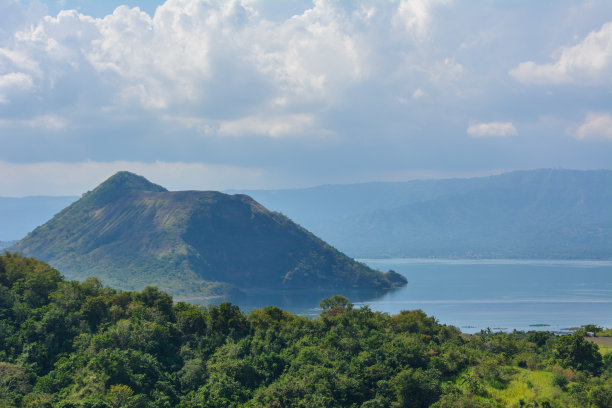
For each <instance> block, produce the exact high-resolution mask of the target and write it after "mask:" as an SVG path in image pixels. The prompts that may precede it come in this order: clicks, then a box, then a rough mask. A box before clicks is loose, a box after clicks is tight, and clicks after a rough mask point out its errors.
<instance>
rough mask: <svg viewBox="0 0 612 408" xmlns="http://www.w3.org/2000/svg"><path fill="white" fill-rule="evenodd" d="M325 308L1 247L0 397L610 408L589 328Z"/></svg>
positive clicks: (611, 389) (611, 364) (607, 359)
mask: <svg viewBox="0 0 612 408" xmlns="http://www.w3.org/2000/svg"><path fill="white" fill-rule="evenodd" d="M320 305H321V312H320V314H319V315H318V317H316V318H307V317H302V316H297V315H293V314H290V313H288V312H285V311H283V310H281V309H279V308H277V307H274V306H268V307H265V308H262V309H255V310H252V311H250V312H249V313H244V312H243V311H241V310H240V309H239V308H238V307H237V306H235V305H232V304H230V303H222V304H220V305H216V306H208V307H202V306H196V305H191V304H188V303H183V302H178V303H177V302H174V301H173V299H172V297H171V296H170V295H168V294H166V293H164V292H162V291H160V290H158V289H157V288H155V287H147V288H146V289H144V290H142V291H117V290H115V289H112V288H108V287H104V286H103V285H102V284H101V282H100V281H99V280H98V279H96V278H88V279H86V280H84V281H83V282H78V281H69V280H66V279H64V278H63V277H62V275H61V274H60V272H59V271H57V270H56V269H54V268H52V267H50V266H49V265H48V264H46V263H44V262H42V261H39V260H36V259H33V258H26V257H23V256H21V255H18V254H14V253H5V254H4V255H2V256H0V406H2V407H63V408H68V407H70V408H72V407H75V408H76V407H90V408H93V407H96V408H102V407H184V408H187V407H215V408H217V407H279V408H280V407H363V408H366V407H367V408H382V407H389V408H394V407H440V408H441V407H611V406H612V353H610V352H609V350H603V349H601V350H600V349H598V346H597V345H596V344H594V343H592V342H589V341H587V340H586V339H585V332H584V331H577V332H575V333H573V334H568V335H562V336H559V335H556V334H554V333H550V332H545V331H537V332H535V331H534V332H512V333H502V332H493V331H491V330H487V331H483V332H481V333H479V334H475V335H470V336H468V335H465V334H462V333H461V332H460V331H459V329H457V328H455V327H453V326H447V325H444V324H442V323H440V322H438V321H437V320H436V319H435V318H434V317H432V316H427V315H426V314H425V313H424V312H422V311H420V310H412V311H403V312H401V313H399V314H397V315H392V316H391V315H388V314H384V313H379V312H374V311H372V310H371V309H369V308H368V307H361V308H355V307H353V306H352V305H351V303H350V301H349V299H347V298H346V297H344V296H341V295H336V296H333V297H331V298H326V299H323V300H321V303H320ZM585 323H587V322H585Z"/></svg>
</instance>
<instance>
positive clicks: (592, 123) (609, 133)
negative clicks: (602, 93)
mask: <svg viewBox="0 0 612 408" xmlns="http://www.w3.org/2000/svg"><path fill="white" fill-rule="evenodd" d="M572 133H573V136H574V137H575V138H576V139H581V140H582V139H609V140H612V115H610V114H609V113H593V112H591V113H588V114H587V117H586V119H585V121H584V122H583V123H582V124H581V125H580V126H579V127H578V129H576V131H575V132H572Z"/></svg>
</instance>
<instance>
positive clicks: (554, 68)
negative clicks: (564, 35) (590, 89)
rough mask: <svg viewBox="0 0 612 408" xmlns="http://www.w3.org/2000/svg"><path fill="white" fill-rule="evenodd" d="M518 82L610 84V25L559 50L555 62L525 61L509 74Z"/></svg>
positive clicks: (611, 29)
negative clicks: (537, 62) (538, 62)
mask: <svg viewBox="0 0 612 408" xmlns="http://www.w3.org/2000/svg"><path fill="white" fill-rule="evenodd" d="M510 75H511V76H512V77H514V79H516V80H517V81H519V82H522V83H527V84H529V83H532V84H579V85H600V84H611V83H612V22H609V23H606V24H604V25H603V26H602V27H601V29H600V30H599V31H593V32H592V33H590V34H589V35H587V36H586V38H585V39H584V40H583V41H582V42H580V43H578V44H576V45H574V46H572V47H566V48H563V49H561V50H560V51H559V52H558V57H557V58H556V61H554V62H552V63H549V64H536V63H535V62H533V61H527V62H523V63H521V64H519V65H518V66H517V67H516V68H514V69H513V70H511V71H510Z"/></svg>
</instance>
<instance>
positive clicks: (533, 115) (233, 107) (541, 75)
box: [0, 0, 612, 195]
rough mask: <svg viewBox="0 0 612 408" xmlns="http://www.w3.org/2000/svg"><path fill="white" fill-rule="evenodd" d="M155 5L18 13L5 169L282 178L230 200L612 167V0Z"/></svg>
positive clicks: (8, 63) (10, 32) (4, 42)
mask: <svg viewBox="0 0 612 408" xmlns="http://www.w3.org/2000/svg"><path fill="white" fill-rule="evenodd" d="M75 1H76V0H75ZM138 1H139V0H134V1H132V2H130V4H132V5H134V4H138ZM152 1H153V0H152ZM155 2H156V3H155V4H158V7H157V8H154V7H153V6H151V2H147V3H145V2H144V0H142V3H141V5H142V6H143V8H138V7H132V8H130V7H128V6H119V7H117V8H115V9H114V10H112V13H106V12H98V13H88V11H87V7H85V6H86V5H87V4H90V5H91V4H92V3H91V2H90V3H87V2H82V1H81V2H78V1H77V2H76V3H75V2H72V3H70V4H80V5H81V6H82V7H81V8H79V10H61V11H57V8H56V7H57V6H56V3H53V4H52V5H53V7H54V10H55V11H54V12H53V13H48V12H46V10H45V8H44V6H45V5H44V3H39V2H35V1H32V2H30V3H26V2H23V1H17V0H0V9H2V10H3V11H6V13H2V15H0V146H1V148H0V160H1V161H4V163H5V164H6V163H12V165H14V166H15V168H18V167H19V166H20V165H26V164H27V165H30V166H32V167H31V168H32V169H35V168H38V169H39V171H45V170H46V169H47V168H46V167H45V166H43V165H41V166H39V167H36V166H37V164H38V163H62V164H63V165H66V166H67V167H66V169H71V168H72V167H71V166H77V165H78V166H82V163H100V164H101V166H102V167H104V166H105V165H103V163H108V166H109V167H108V168H109V169H110V168H113V169H114V168H115V167H114V164H116V163H123V164H125V165H126V166H130V163H141V164H143V165H144V163H189V164H191V165H195V164H196V163H197V164H199V165H201V166H210V167H206V168H224V169H230V168H231V169H251V170H252V169H257V171H259V172H260V173H258V174H263V175H265V176H261V177H262V178H261V179H258V178H253V177H250V176H245V177H244V178H241V175H242V174H243V173H241V171H242V170H241V171H237V172H233V173H232V172H229V173H224V174H232V175H233V176H232V177H235V178H234V179H232V178H231V177H229V176H228V177H226V178H223V180H224V182H225V183H227V188H231V187H235V186H237V185H241V186H244V185H245V184H244V183H243V181H244V180H249V182H252V183H253V187H255V186H256V185H257V186H259V185H273V183H272V182H270V183H268V182H266V181H265V180H264V179H265V178H268V179H269V180H274V181H275V182H278V183H280V182H281V180H284V181H285V182H286V183H285V184H284V185H287V184H289V185H290V184H291V180H293V182H294V183H295V184H300V185H303V183H304V182H305V181H306V180H308V181H309V182H312V183H313V184H325V183H329V182H331V181H332V180H343V181H354V182H358V181H362V180H366V179H367V180H372V179H374V178H375V177H377V176H380V177H386V176H384V175H397V174H402V175H410V174H417V173H418V174H421V173H423V172H425V173H427V174H451V175H452V174H476V173H478V174H480V173H482V174H486V173H487V172H490V171H491V170H492V169H494V168H504V169H518V168H534V167H557V166H563V167H568V168H570V167H578V168H591V167H593V166H594V167H597V168H602V167H609V166H610V164H609V158H608V159H606V157H609V156H612V146H610V143H609V138H608V136H607V133H606V129H605V126H606V124H607V122H606V120H607V119H606V118H608V116H606V115H611V114H612V110H611V108H610V95H611V94H612V80H611V78H612V62H611V58H612V57H611V56H612V51H611V50H612V46H611V44H612V22H611V21H609V20H610V18H609V16H610V15H612V3H610V2H605V1H594V2H593V1H584V2H580V1H579V2H576V3H575V4H574V5H573V6H572V7H567V5H566V4H565V3H558V4H557V3H546V4H544V2H534V3H530V4H529V5H524V7H523V6H517V5H514V4H512V5H501V4H498V3H492V4H490V5H488V6H487V7H482V5H479V4H477V3H472V2H457V1H452V0H387V1H376V2H373V1H370V0H355V1H346V2H338V1H331V0H316V1H309V0H303V1H298V2H277V1H273V0H230V1H205V0H167V1H165V2H162V0H155ZM48 4H49V7H51V3H48ZM96 4H101V3H96ZM106 4H108V3H106ZM90 7H93V6H90ZM99 8H100V7H98V9H99ZM105 10H110V7H108V8H107V9H105ZM143 10H147V11H148V12H145V11H143ZM90 14H93V15H90ZM593 112H596V113H593ZM593 115H595V116H593ZM473 118H503V121H500V122H486V121H483V122H471V120H473ZM585 118H586V119H585ZM466 124H468V127H467V130H466ZM568 129H571V131H568ZM519 131H520V132H519ZM576 138H580V139H581V141H582V143H580V147H579V148H576ZM602 144H603V147H602ZM551 146H554V149H551ZM553 151H554V154H553ZM58 166H59V164H58ZM219 166H221V167H219ZM56 168H60V167H56ZM81 170H82V171H83V172H89V174H90V175H91V177H92V178H94V179H98V178H99V175H98V173H97V172H96V170H95V166H93V165H91V164H90V165H88V166H83V167H81ZM24 171H25V170H24ZM194 171H195V170H194ZM197 172H200V173H201V172H202V171H201V170H198V171H197ZM59 174H60V173H57V175H58V177H59ZM249 174H251V173H249ZM381 175H382V176H381ZM390 178H391V176H389V177H387V179H390ZM204 179H206V178H203V180H204ZM29 180H30V181H29V182H32V183H33V181H32V180H33V178H32V179H29ZM67 182H68V181H67ZM33 185H34V184H33ZM9 190H10V191H13V190H11V188H9V187H8V186H7V187H6V190H5V192H3V191H2V189H0V195H5V194H8V193H7V192H6V191H9ZM35 192H36V191H33V193H35Z"/></svg>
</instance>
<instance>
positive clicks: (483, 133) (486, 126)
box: [467, 122, 517, 137]
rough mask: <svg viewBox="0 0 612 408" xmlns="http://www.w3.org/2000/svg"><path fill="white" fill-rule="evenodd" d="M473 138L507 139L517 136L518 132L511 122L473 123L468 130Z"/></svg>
mask: <svg viewBox="0 0 612 408" xmlns="http://www.w3.org/2000/svg"><path fill="white" fill-rule="evenodd" d="M467 133H468V135H470V136H471V137H505V136H511V135H516V134H517V131H516V128H515V127H514V125H513V124H512V123H511V122H481V123H471V124H470V125H469V126H468V128H467Z"/></svg>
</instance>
